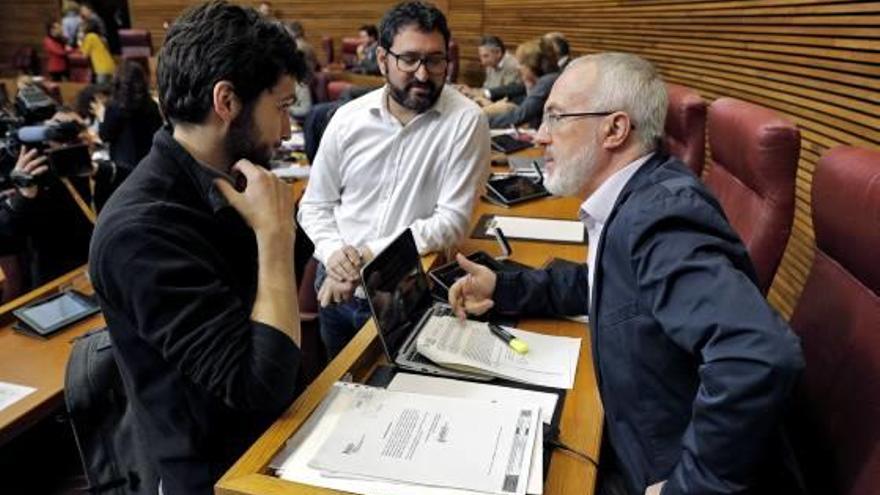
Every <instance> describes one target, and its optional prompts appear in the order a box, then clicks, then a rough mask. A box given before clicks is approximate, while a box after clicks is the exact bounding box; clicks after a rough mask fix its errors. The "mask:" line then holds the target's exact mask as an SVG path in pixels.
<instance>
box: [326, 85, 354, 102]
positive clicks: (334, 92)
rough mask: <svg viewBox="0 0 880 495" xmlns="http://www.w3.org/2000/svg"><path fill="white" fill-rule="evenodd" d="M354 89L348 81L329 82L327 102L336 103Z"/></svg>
mask: <svg viewBox="0 0 880 495" xmlns="http://www.w3.org/2000/svg"><path fill="white" fill-rule="evenodd" d="M353 87H354V84H352V83H350V82H348V81H330V82H328V83H327V101H336V100H338V99H339V98H341V97H342V95H343V94H344V93H345V92H346V91H348V90H350V89H351V88H353Z"/></svg>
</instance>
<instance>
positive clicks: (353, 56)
mask: <svg viewBox="0 0 880 495" xmlns="http://www.w3.org/2000/svg"><path fill="white" fill-rule="evenodd" d="M360 44H361V39H360V38H358V37H345V38H342V41H341V45H342V46H340V47H339V51H340V62H342V63H343V64H345V66H346V67H349V66H351V65H354V63H355V62H357V49H358V46H360Z"/></svg>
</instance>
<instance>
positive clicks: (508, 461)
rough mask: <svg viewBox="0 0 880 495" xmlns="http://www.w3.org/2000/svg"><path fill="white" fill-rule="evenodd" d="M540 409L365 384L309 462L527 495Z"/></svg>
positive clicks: (331, 470)
mask: <svg viewBox="0 0 880 495" xmlns="http://www.w3.org/2000/svg"><path fill="white" fill-rule="evenodd" d="M539 416H540V410H539V409H538V408H536V407H534V406H531V405H507V404H492V403H489V402H484V401H473V400H463V399H453V398H449V397H436V396H430V395H423V394H409V393H402V392H389V391H386V390H384V389H376V388H369V387H364V388H362V389H360V390H358V392H357V397H356V399H355V401H354V402H353V403H352V404H351V407H350V409H349V410H347V411H345V412H344V413H343V414H342V416H341V418H340V419H339V421H338V422H337V424H336V426H335V427H334V429H333V432H332V433H331V434H330V435H329V436H328V438H327V440H326V441H325V442H324V444H323V445H322V446H321V448H320V449H319V450H318V452H317V453H316V454H315V456H314V458H312V460H311V461H310V462H309V467H312V468H316V469H320V470H321V471H322V472H324V473H326V474H329V475H331V476H347V475H354V476H356V477H365V478H374V479H380V480H386V481H396V482H404V483H411V484H418V485H428V486H444V487H452V488H464V489H471V490H477V491H482V492H487V493H497V494H499V495H505V494H508V495H509V494H517V495H523V494H525V490H526V485H527V482H528V471H529V467H530V465H531V457H532V450H533V445H534V442H535V439H536V435H537V429H538V428H539V423H538V421H539Z"/></svg>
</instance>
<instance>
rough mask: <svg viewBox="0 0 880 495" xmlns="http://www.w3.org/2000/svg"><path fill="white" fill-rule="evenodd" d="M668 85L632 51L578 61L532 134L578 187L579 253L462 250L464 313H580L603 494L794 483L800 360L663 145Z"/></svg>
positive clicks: (711, 200)
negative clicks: (588, 343) (585, 329)
mask: <svg viewBox="0 0 880 495" xmlns="http://www.w3.org/2000/svg"><path fill="white" fill-rule="evenodd" d="M666 105H667V96H666V87H665V84H664V83H663V81H662V80H661V78H660V75H659V73H658V72H657V70H656V69H655V68H654V67H653V66H652V65H651V64H650V63H649V62H647V61H645V60H644V59H641V58H639V57H637V56H635V55H630V54H623V53H602V54H596V55H590V56H587V57H582V58H579V59H577V60H575V61H573V62H572V63H571V64H570V65H569V66H568V68H567V69H566V70H565V72H563V74H562V76H560V78H559V80H558V81H557V82H556V84H555V86H554V87H553V91H552V92H551V94H550V97H549V98H548V100H547V104H546V110H545V113H544V119H543V123H542V125H541V128H540V129H539V131H538V135H537V137H536V141H537V142H538V143H539V144H541V145H544V146H545V147H546V148H545V159H546V162H547V173H546V176H545V181H544V185H545V186H546V187H547V189H548V190H549V191H551V192H552V193H553V194H556V195H560V196H562V195H565V196H576V197H579V198H585V201H584V203H583V204H582V205H581V208H580V212H579V215H580V218H581V219H582V221H583V223H584V225H585V227H586V229H587V231H588V233H589V238H590V250H589V253H588V255H587V263H586V264H584V265H580V266H575V267H563V268H552V269H546V270H527V271H522V272H517V273H498V274H497V275H496V274H495V273H493V272H491V271H489V270H488V269H486V268H484V267H482V266H481V265H477V264H474V263H471V262H469V261H468V260H467V259H466V258H464V257H463V256H462V255H458V262H459V264H460V265H461V266H462V267H463V268H464V269H465V270H466V271H467V273H468V275H466V276H465V277H464V278H462V279H460V280H458V281H456V283H455V284H453V286H452V288H451V289H450V292H449V300H450V303H451V304H452V305H453V306H454V309H455V311H456V312H457V313H458V314H459V316H460V317H463V316H464V313H465V312H470V313H475V314H479V313H483V312H485V311H486V310H488V309H489V308H492V309H493V310H494V311H496V312H497V313H498V314H499V315H508V316H513V315H519V314H540V315H549V316H562V315H578V314H589V316H590V331H591V332H592V339H591V340H592V342H593V346H594V347H593V355H594V360H595V362H594V365H595V367H596V377H597V379H598V385H599V391H600V394H601V397H602V404H603V406H604V412H605V432H606V434H605V435H603V437H604V439H603V444H604V446H606V447H608V448H607V449H606V450H605V451H603V453H602V462H601V463H600V464H599V480H600V482H599V485H600V486H599V489H598V491H597V493H600V494H606V493H607V494H618V493H619V494H639V495H641V494H646V493H647V494H659V493H664V494H672V493H676V494H678V493H694V494H696V493H699V494H709V493H712V494H721V493H750V494H765V493H766V494H776V493H796V492H793V491H791V486H792V485H789V484H787V483H786V482H787V481H791V480H792V478H786V475H787V474H789V473H791V471H786V467H785V459H790V458H791V457H790V454H791V452H788V453H787V454H788V455H787V454H786V451H787V450H788V449H787V447H786V445H787V444H786V442H785V441H784V437H783V436H782V428H781V419H782V416H783V409H784V405H785V403H786V400H787V398H788V396H789V395H790V392H791V391H792V388H793V386H794V385H795V381H796V379H797V377H798V374H799V372H800V371H801V369H802V368H803V366H804V362H803V356H802V352H801V349H800V344H799V341H798V339H797V337H796V336H795V335H794V334H793V333H792V331H791V329H790V328H789V327H788V325H787V324H786V323H785V321H784V320H783V319H782V318H780V317H779V315H778V314H777V313H776V312H775V311H774V310H773V309H771V308H770V306H769V305H768V304H767V301H766V300H765V299H764V297H763V296H762V295H761V291H760V289H758V286H757V279H756V275H755V271H754V269H753V267H752V264H751V261H750V259H749V256H748V252H747V250H746V248H745V246H744V245H743V244H742V242H741V241H740V239H739V237H738V236H737V234H736V232H735V231H734V230H733V228H732V227H731V226H730V224H729V223H728V222H727V220H726V218H725V215H724V211H723V210H722V208H721V206H720V204H719V203H718V201H717V200H716V199H715V197H713V196H712V194H711V193H710V192H709V191H708V190H707V189H706V188H705V186H704V185H703V183H702V182H701V181H700V180H699V179H698V178H696V177H694V175H693V174H692V173H691V172H690V171H689V170H688V168H687V167H686V166H685V165H684V164H683V163H682V162H681V161H680V160H678V159H677V158H675V157H671V156H668V155H665V154H663V152H662V151H660V150H659V148H658V143H660V142H662V139H661V138H662V136H663V127H664V121H665V114H666Z"/></svg>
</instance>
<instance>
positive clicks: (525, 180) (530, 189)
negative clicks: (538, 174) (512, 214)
mask: <svg viewBox="0 0 880 495" xmlns="http://www.w3.org/2000/svg"><path fill="white" fill-rule="evenodd" d="M486 188H487V189H488V190H489V191H490V192H491V193H492V194H493V195H494V197H495V198H496V199H498V200H500V201H501V202H503V203H504V204H505V205H512V204H517V203H522V202H523V201H528V200H530V199H538V198H543V197H545V196H550V193H549V192H548V191H547V189H546V188H545V187H544V184H542V183H541V182H538V181H536V180H534V179H532V178H531V177H523V176H521V175H511V176H508V177H504V178H502V179H490V180H489V181H488V182H487V183H486Z"/></svg>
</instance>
